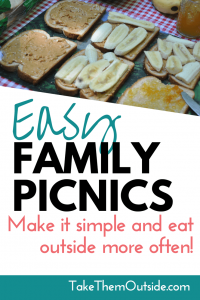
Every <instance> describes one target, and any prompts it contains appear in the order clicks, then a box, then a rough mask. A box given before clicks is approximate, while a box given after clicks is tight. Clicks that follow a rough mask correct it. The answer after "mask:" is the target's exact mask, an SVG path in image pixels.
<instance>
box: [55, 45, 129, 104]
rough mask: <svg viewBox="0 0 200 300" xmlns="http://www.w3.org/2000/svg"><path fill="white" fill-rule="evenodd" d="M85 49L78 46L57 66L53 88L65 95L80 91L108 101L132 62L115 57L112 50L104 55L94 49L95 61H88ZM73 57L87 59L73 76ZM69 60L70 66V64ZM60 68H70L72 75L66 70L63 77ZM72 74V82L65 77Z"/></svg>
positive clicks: (120, 83)
mask: <svg viewBox="0 0 200 300" xmlns="http://www.w3.org/2000/svg"><path fill="white" fill-rule="evenodd" d="M86 52H87V51H86V50H82V51H80V52H78V53H76V54H75V55H73V56H72V57H71V58H70V59H69V60H67V61H66V62H65V63H64V64H63V65H62V66H61V68H60V69H59V70H58V72H57V74H56V75H55V85H56V88H57V90H58V91H59V92H60V93H61V94H63V95H67V96H74V95H77V94H78V93H79V91H80V97H81V98H86V99H93V100H99V101H109V100H110V99H111V97H113V96H114V94H115V93H116V92H117V91H118V90H119V88H120V87H121V86H122V84H123V83H124V82H125V80H126V79H127V78H128V76H129V75H130V74H131V72H132V71H133V69H134V63H132V62H130V61H129V60H126V59H124V58H119V57H116V56H115V55H114V53H112V55H109V53H107V55H106V57H104V55H103V53H101V51H99V50H97V54H98V59H97V61H96V62H94V63H90V62H89V61H88V59H87V57H86ZM77 60H81V61H85V60H87V64H86V65H85V66H83V64H82V67H79V70H78V72H76V76H74V70H76V71H77V67H76V66H77V65H78V63H77ZM73 64H74V69H73V68H71V67H72V65H73ZM79 65H80V63H79ZM64 70H71V71H70V73H71V74H72V75H70V73H68V71H67V77H66V74H65V71H64ZM60 74H61V76H60ZM72 77H73V78H74V81H73V82H71V81H69V80H68V78H72ZM75 77H76V78H75ZM66 79H67V80H66Z"/></svg>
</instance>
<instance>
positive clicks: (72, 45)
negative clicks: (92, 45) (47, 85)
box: [0, 29, 77, 85]
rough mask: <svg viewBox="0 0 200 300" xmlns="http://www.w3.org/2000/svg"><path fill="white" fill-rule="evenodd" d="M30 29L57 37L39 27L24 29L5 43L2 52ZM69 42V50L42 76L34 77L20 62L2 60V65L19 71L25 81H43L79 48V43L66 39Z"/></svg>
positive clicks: (8, 69)
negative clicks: (25, 70) (8, 62)
mask: <svg viewBox="0 0 200 300" xmlns="http://www.w3.org/2000/svg"><path fill="white" fill-rule="evenodd" d="M30 31H35V32H38V33H40V32H41V33H42V34H45V35H46V36H47V39H55V38H56V37H52V38H51V37H50V35H49V34H48V33H47V32H45V31H43V30H39V29H33V30H28V31H24V32H23V33H21V34H20V35H18V36H16V37H14V38H12V39H10V40H9V41H8V42H7V43H5V44H4V46H3V47H2V48H1V50H2V52H3V51H4V49H5V48H6V47H7V45H9V43H11V42H13V40H14V39H17V38H19V37H20V36H22V35H24V34H27V32H30ZM66 41H67V43H68V44H69V45H70V48H67V51H66V53H65V54H64V55H62V56H60V57H59V58H58V60H57V61H56V62H55V64H54V65H53V66H52V67H51V68H50V69H47V70H46V71H45V72H44V73H43V75H42V76H40V77H33V76H30V75H29V74H27V73H25V72H24V71H23V66H22V65H21V64H19V63H12V64H7V63H4V62H3V61H0V65H1V67H2V68H3V69H4V70H6V71H8V72H15V71H17V74H18V76H19V78H21V79H22V80H24V81H27V82H30V83H32V84H33V85H36V84H38V83H39V82H40V81H42V80H43V79H44V78H45V77H46V76H47V75H48V74H49V73H50V72H51V71H52V70H54V69H55V68H57V67H58V66H59V65H60V64H61V63H62V62H63V61H65V60H66V59H67V58H68V57H69V56H71V55H72V54H73V53H74V52H75V51H76V49H77V44H76V43H74V42H72V41H68V40H66Z"/></svg>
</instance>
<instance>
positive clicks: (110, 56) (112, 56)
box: [103, 52, 117, 62]
mask: <svg viewBox="0 0 200 300" xmlns="http://www.w3.org/2000/svg"><path fill="white" fill-rule="evenodd" d="M103 58H104V59H106V60H108V61H109V62H113V61H114V60H115V59H117V56H116V55H115V54H114V53H113V52H107V53H105V54H104V55H103Z"/></svg>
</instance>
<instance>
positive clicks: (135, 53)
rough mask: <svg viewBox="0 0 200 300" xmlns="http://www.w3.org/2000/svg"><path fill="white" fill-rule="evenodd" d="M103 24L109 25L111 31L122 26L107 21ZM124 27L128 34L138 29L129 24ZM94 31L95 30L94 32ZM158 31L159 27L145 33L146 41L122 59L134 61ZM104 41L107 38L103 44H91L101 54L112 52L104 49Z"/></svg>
mask: <svg viewBox="0 0 200 300" xmlns="http://www.w3.org/2000/svg"><path fill="white" fill-rule="evenodd" d="M105 23H109V24H111V25H112V28H113V30H114V29H115V28H116V27H117V26H119V25H121V24H122V23H115V24H114V23H110V22H108V21H106V22H105ZM101 25H102V24H101ZM101 25H99V26H98V27H97V29H98V28H99V27H100V26H101ZM126 26H128V27H129V29H130V32H131V31H133V30H134V29H135V28H138V27H136V26H133V25H129V24H126ZM97 29H96V30H97ZM96 30H95V31H96ZM95 31H94V32H93V34H94V33H95ZM159 31H160V28H159V27H155V29H154V31H147V37H146V39H145V40H144V41H143V42H142V43H140V44H139V45H138V46H137V47H135V48H134V49H133V50H131V51H130V52H129V53H128V54H126V55H124V56H123V58H125V59H128V60H130V61H135V60H136V58H137V57H138V56H139V55H140V54H141V53H142V51H143V50H144V49H145V48H146V47H147V46H148V45H149V44H150V43H151V42H152V41H153V39H154V38H155V37H156V36H157V35H158V34H159ZM130 32H129V33H130ZM106 40H107V38H106V39H105V40H104V41H103V42H101V43H92V45H93V46H94V47H95V48H97V49H99V50H100V51H101V52H102V53H107V52H111V51H114V50H108V49H106V48H104V45H105V43H106Z"/></svg>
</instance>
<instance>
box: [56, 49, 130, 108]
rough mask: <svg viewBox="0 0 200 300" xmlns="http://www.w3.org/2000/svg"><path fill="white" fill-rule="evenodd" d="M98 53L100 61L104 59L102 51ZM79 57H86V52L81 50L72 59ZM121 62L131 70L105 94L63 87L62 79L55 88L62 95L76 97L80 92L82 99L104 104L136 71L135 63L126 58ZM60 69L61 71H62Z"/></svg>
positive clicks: (64, 85) (72, 86)
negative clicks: (134, 70)
mask: <svg viewBox="0 0 200 300" xmlns="http://www.w3.org/2000/svg"><path fill="white" fill-rule="evenodd" d="M97 51H98V59H102V58H103V54H102V53H101V51H100V50H97ZM79 55H85V50H81V51H79V52H77V53H76V54H74V55H73V56H72V57H71V58H70V60H71V59H73V58H75V57H77V56H79ZM118 59H119V60H121V61H122V62H123V63H126V64H128V66H129V69H128V70H127V72H126V73H125V74H124V75H123V76H122V78H121V79H120V80H119V81H118V83H117V84H116V85H115V86H113V87H112V88H111V89H110V90H108V91H106V92H104V93H95V92H93V91H92V90H91V89H90V88H86V89H81V90H79V89H78V88H77V87H75V86H74V85H73V84H72V85H69V86H67V85H66V84H64V82H63V85H62V81H61V80H60V79H55V86H56V88H57V90H58V92H59V93H60V94H62V95H66V96H75V95H77V94H78V92H79V91H80V97H81V98H84V99H90V100H99V101H103V102H107V101H109V100H110V99H111V98H112V97H113V96H114V95H115V93H116V92H117V91H118V90H119V89H120V88H121V86H122V85H123V84H124V82H125V81H126V79H127V78H128V77H129V75H130V74H131V72H132V71H133V69H134V66H135V65H134V63H132V62H130V61H129V60H126V59H124V58H120V57H118ZM70 60H68V61H66V62H65V64H66V63H68V62H69V61H70ZM65 64H63V65H62V66H61V68H62V67H63V66H64V65H65ZM61 68H60V69H61Z"/></svg>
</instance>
